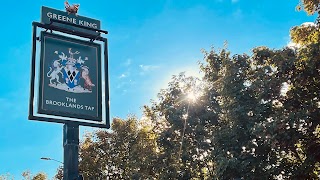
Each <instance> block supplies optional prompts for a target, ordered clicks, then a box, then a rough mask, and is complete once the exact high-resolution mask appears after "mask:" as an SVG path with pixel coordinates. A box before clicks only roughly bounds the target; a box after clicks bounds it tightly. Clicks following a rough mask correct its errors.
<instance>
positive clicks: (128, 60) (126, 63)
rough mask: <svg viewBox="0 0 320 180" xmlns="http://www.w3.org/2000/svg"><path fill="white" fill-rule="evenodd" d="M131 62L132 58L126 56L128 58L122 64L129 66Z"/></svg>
mask: <svg viewBox="0 0 320 180" xmlns="http://www.w3.org/2000/svg"><path fill="white" fill-rule="evenodd" d="M131 63H132V59H131V58H128V59H127V60H126V61H125V62H124V63H123V65H124V66H130V65H131Z"/></svg>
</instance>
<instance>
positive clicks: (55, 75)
mask: <svg viewBox="0 0 320 180" xmlns="http://www.w3.org/2000/svg"><path fill="white" fill-rule="evenodd" d="M59 61H60V59H59V60H55V61H54V62H53V68H52V67H49V68H50V70H49V72H48V73H47V77H50V84H51V85H52V84H53V82H52V81H53V80H56V82H57V83H59V84H61V82H60V81H59V73H61V74H62V72H61V69H62V68H63V67H62V66H61V64H60V63H59Z"/></svg>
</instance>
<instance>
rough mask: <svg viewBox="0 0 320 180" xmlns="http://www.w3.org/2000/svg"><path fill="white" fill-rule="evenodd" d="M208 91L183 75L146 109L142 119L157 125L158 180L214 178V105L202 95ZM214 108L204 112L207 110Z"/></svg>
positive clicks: (215, 116) (175, 77)
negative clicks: (212, 143)
mask: <svg viewBox="0 0 320 180" xmlns="http://www.w3.org/2000/svg"><path fill="white" fill-rule="evenodd" d="M206 90H207V87H206V86H205V85H204V84H202V83H201V81H200V80H199V79H197V78H194V77H187V76H185V74H184V73H181V74H179V75H178V76H173V78H172V81H171V82H170V83H169V85H168V88H167V89H163V90H161V92H160V93H159V95H158V99H159V101H158V102H157V103H156V102H154V103H153V105H152V106H151V107H147V106H145V115H146V116H147V117H148V118H150V119H152V120H153V121H154V122H156V125H155V130H156V132H157V133H159V137H158V140H157V142H158V145H159V159H158V162H157V165H158V167H159V168H158V174H159V179H192V178H198V179H210V178H212V177H213V174H212V173H213V162H212V159H211V157H210V156H209V155H210V154H211V151H212V145H211V140H212V139H211V138H212V126H213V125H214V124H215V123H216V122H217V119H218V117H217V112H218V111H219V109H218V106H217V103H216V102H215V101H210V97H209V96H208V94H206V93H204V91H206ZM210 104H211V107H213V108H210V109H209V108H207V107H208V106H210Z"/></svg>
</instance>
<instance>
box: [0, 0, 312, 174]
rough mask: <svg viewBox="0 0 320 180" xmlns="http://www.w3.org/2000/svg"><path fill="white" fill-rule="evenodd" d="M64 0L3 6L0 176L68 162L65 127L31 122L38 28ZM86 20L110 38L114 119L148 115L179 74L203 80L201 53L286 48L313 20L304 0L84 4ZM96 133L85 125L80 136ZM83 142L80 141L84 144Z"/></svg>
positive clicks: (157, 0)
mask: <svg viewBox="0 0 320 180" xmlns="http://www.w3.org/2000/svg"><path fill="white" fill-rule="evenodd" d="M63 2H64V1H63V0H38V1H19V2H18V1H16V2H12V1H10V2H9V1H4V2H2V5H1V6H0V17H1V19H2V20H1V21H2V22H1V29H0V37H1V42H2V43H1V45H0V54H1V60H0V67H1V73H0V78H1V80H2V82H1V88H0V175H1V174H5V173H10V174H11V175H13V176H14V177H15V178H16V179H22V178H21V177H22V176H21V173H22V172H23V171H25V170H29V171H31V172H32V173H33V174H36V173H38V172H45V173H47V175H48V176H49V178H52V177H53V176H54V174H55V173H56V169H57V168H58V166H59V165H61V164H59V163H58V162H55V161H44V160H40V158H41V157H50V158H53V159H56V160H58V161H62V160H63V146H62V130H63V129H62V128H63V125H62V124H58V123H48V122H39V121H30V120H28V103H29V91H30V78H31V77H30V70H31V66H30V64H31V47H32V22H33V21H37V22H39V21H40V9H41V6H47V7H51V8H54V9H59V10H64V5H63ZM69 2H70V3H79V4H80V9H79V15H81V16H86V17H90V18H94V19H98V20H100V21H101V26H102V29H104V30H107V31H108V32H109V34H108V35H106V36H105V37H107V38H108V43H109V45H108V51H109V72H108V74H109V84H110V118H111V119H112V118H114V117H120V118H126V117H127V116H128V115H130V114H134V115H136V116H137V117H138V118H139V117H141V116H142V107H143V105H148V104H150V100H152V99H153V100H156V98H157V93H158V92H159V91H160V89H161V88H166V86H167V83H168V82H169V81H170V79H171V77H172V75H176V74H178V73H180V72H186V74H187V75H195V76H199V65H198V62H203V54H202V52H201V51H202V49H204V50H207V51H209V50H210V49H211V47H214V48H215V49H217V50H218V49H219V48H222V47H223V45H224V42H227V43H228V49H229V50H230V51H231V53H232V54H242V53H248V54H250V51H251V50H252V48H254V47H257V46H268V47H270V48H275V49H279V48H283V47H285V46H286V45H287V44H288V43H289V42H290V36H289V30H290V28H292V27H293V26H297V25H300V24H302V23H304V22H314V20H315V17H314V16H307V15H306V13H305V12H297V11H295V7H296V5H297V4H298V0H290V1H285V0H268V1H266V0H265V1H264V0H262V1H256V0H188V1H185V0H137V1H131V0H117V1H98V0H90V1H86V0H77V1H73V0H72V1H71V0H70V1H69ZM94 130H97V128H90V127H84V126H81V127H80V135H81V136H82V135H83V134H84V133H86V132H91V131H94ZM81 136H80V139H81V138H82V137H81Z"/></svg>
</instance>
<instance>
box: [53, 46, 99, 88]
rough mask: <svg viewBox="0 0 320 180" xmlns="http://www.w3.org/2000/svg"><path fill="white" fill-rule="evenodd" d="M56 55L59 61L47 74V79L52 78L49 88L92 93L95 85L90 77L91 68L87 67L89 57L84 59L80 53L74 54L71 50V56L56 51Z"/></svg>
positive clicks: (54, 61) (56, 61)
mask: <svg viewBox="0 0 320 180" xmlns="http://www.w3.org/2000/svg"><path fill="white" fill-rule="evenodd" d="M54 53H55V54H57V56H58V59H57V60H53V62H52V64H51V66H50V67H49V71H48V73H47V77H48V78H50V79H49V86H50V87H53V88H57V89H60V90H64V91H67V92H73V93H91V92H92V87H94V86H95V85H94V84H93V83H92V81H91V78H90V76H89V67H88V66H86V65H85V62H86V61H88V57H85V58H84V59H82V57H81V56H80V52H79V51H75V52H73V51H72V49H71V48H69V49H68V53H69V56H67V55H66V54H65V53H64V52H58V51H55V52H54ZM76 56H78V57H76ZM60 77H62V81H60Z"/></svg>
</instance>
